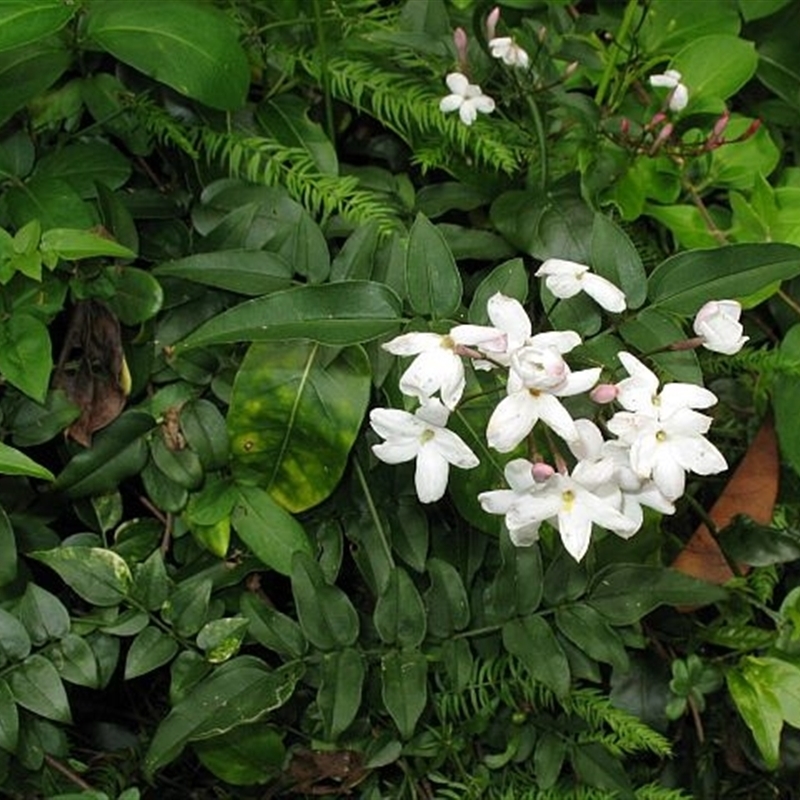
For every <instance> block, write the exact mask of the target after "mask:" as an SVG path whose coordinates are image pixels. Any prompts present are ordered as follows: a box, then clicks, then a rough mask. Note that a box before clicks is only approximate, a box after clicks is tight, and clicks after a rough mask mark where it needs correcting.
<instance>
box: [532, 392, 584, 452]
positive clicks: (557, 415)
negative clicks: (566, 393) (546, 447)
mask: <svg viewBox="0 0 800 800" xmlns="http://www.w3.org/2000/svg"><path fill="white" fill-rule="evenodd" d="M531 399H532V400H533V401H534V403H535V407H536V412H537V413H538V416H539V419H541V421H542V422H544V423H545V424H546V425H547V426H548V427H549V428H551V429H552V430H554V431H555V432H556V433H557V434H558V435H559V436H560V437H561V438H562V439H564V440H565V441H567V442H569V441H571V440H573V439H577V438H578V429H577V428H576V427H575V422H574V420H573V419H572V417H571V416H570V415H569V411H567V409H566V408H564V406H562V405H561V402H560V401H559V400H558V399H557V398H555V397H553V395H551V394H546V393H545V392H542V393H541V394H539V395H538V397H532V398H531Z"/></svg>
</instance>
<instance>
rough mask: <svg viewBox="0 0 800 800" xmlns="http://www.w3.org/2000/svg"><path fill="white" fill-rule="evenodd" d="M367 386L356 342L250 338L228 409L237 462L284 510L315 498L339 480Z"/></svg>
mask: <svg viewBox="0 0 800 800" xmlns="http://www.w3.org/2000/svg"><path fill="white" fill-rule="evenodd" d="M370 387H371V380H370V366H369V361H368V359H367V357H366V355H365V353H364V351H363V350H362V349H361V348H360V347H349V348H346V349H345V350H333V349H331V348H327V347H322V346H320V345H317V344H310V343H302V342H294V343H287V344H282V345H275V344H273V345H267V344H256V345H253V346H252V347H251V348H250V349H249V350H248V352H247V355H246V356H245V359H244V361H243V362H242V365H241V367H240V368H239V371H238V373H237V376H236V380H235V382H234V386H233V395H232V397H231V404H230V409H229V411H228V430H229V432H230V437H231V452H232V455H233V462H234V467H235V469H237V470H238V472H239V473H240V474H242V475H243V476H247V477H248V478H249V479H251V480H254V481H257V482H258V483H259V484H260V485H262V486H264V488H265V489H266V490H267V491H268V492H269V493H270V494H271V495H272V497H274V498H275V500H277V501H278V502H279V503H281V505H283V506H284V507H286V508H288V509H289V510H290V511H294V512H297V511H304V510H305V509H307V508H310V507H311V506H315V505H317V504H318V503H320V502H321V501H322V500H324V499H325V498H326V497H328V495H330V493H331V492H332V491H333V490H334V488H335V487H336V486H337V485H338V483H339V481H340V480H341V477H342V474H343V472H344V468H345V466H346V465H347V460H348V456H349V454H350V448H351V447H352V445H353V442H354V441H355V437H356V435H357V434H358V432H359V430H360V428H361V424H362V422H363V419H364V414H365V413H366V409H367V404H368V402H369V393H370Z"/></svg>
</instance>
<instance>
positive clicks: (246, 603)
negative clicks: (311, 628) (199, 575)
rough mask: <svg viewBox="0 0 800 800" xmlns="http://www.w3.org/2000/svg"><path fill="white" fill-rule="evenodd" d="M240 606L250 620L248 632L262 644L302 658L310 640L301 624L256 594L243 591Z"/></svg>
mask: <svg viewBox="0 0 800 800" xmlns="http://www.w3.org/2000/svg"><path fill="white" fill-rule="evenodd" d="M239 606H240V610H241V612H242V614H244V616H245V617H247V619H248V620H249V622H250V625H249V627H248V629H247V631H248V633H249V634H250V635H251V636H252V637H253V638H254V639H255V640H256V641H257V642H258V643H259V644H260V645H263V646H264V647H267V648H269V649H270V650H274V651H275V652H276V653H280V654H281V655H284V656H288V657H289V658H301V657H302V656H303V655H304V654H305V652H306V650H308V642H307V641H306V638H305V636H303V631H302V630H301V629H300V626H299V625H298V624H297V623H296V622H295V621H294V620H293V619H292V618H291V617H288V616H286V614H282V613H281V612H280V611H277V610H276V609H274V608H272V607H271V606H268V605H267V604H266V603H265V602H264V601H263V600H261V599H259V598H258V597H257V596H256V595H255V594H252V593H249V592H248V593H243V594H242V597H241V600H240V601H239Z"/></svg>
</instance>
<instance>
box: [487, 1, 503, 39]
mask: <svg viewBox="0 0 800 800" xmlns="http://www.w3.org/2000/svg"><path fill="white" fill-rule="evenodd" d="M499 21H500V6H495V7H494V8H493V9H492V10H491V11H490V12H489V16H488V17H486V38H487V39H489V40H491V39H494V38H495V34H496V33H497V23H498V22H499Z"/></svg>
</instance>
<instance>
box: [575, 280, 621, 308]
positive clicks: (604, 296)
mask: <svg viewBox="0 0 800 800" xmlns="http://www.w3.org/2000/svg"><path fill="white" fill-rule="evenodd" d="M583 289H584V291H585V292H586V294H588V295H589V297H591V298H592V299H593V300H595V301H596V302H597V304H598V305H601V306H602V307H603V308H604V309H605V310H606V311H611V312H613V313H614V314H619V313H621V312H623V311H624V310H625V308H626V302H625V292H623V291H622V290H621V289H619V288H618V287H616V286H614V284H613V283H611V281H609V280H606V279H605V278H604V277H602V275H594V274H587V275H585V276H584V278H583Z"/></svg>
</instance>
